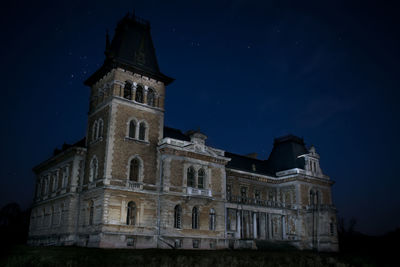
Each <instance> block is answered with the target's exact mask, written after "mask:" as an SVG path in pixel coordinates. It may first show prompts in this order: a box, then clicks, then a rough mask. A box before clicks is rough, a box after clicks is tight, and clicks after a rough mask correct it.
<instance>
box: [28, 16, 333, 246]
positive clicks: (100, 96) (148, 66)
mask: <svg viewBox="0 0 400 267" xmlns="http://www.w3.org/2000/svg"><path fill="white" fill-rule="evenodd" d="M172 81H173V79H172V78H170V77H168V76H166V75H164V74H163V73H161V72H160V69H159V66H158V63H157V59H156V54H155V49H154V46H153V42H152V38H151V35H150V24H149V23H148V22H146V21H143V20H142V19H139V18H137V17H135V16H133V15H127V16H126V17H124V18H123V19H122V20H121V21H120V22H119V23H118V25H117V27H116V29H115V33H114V36H113V38H112V41H111V42H110V41H109V38H108V36H107V38H106V50H105V60H104V63H103V65H102V66H101V67H100V69H99V70H97V71H96V72H95V73H94V74H93V75H92V76H90V77H89V78H88V79H87V80H86V82H85V84H86V85H87V86H89V87H90V90H91V93H90V106H89V117H88V127H87V133H86V138H84V139H83V140H81V141H79V142H77V143H75V144H72V145H67V144H64V145H63V147H62V149H59V150H55V151H54V156H53V157H51V158H50V159H48V160H46V161H44V162H43V163H41V164H39V165H38V166H36V167H34V169H33V170H34V172H35V174H36V192H35V199H34V205H33V209H32V216H31V223H30V232H29V244H31V245H78V246H90V247H114V248H115V247H118V248H126V247H132V248H187V249H196V248H201V249H220V248H228V247H230V248H242V247H252V248H254V247H256V246H257V244H262V243H263V242H278V243H281V242H284V243H285V242H287V243H290V244H292V245H294V246H296V247H298V248H300V249H318V250H326V251H336V250H337V249H338V242H337V229H336V209H335V207H334V205H333V203H332V198H331V186H332V184H333V182H332V181H331V180H330V179H329V177H328V176H326V175H324V174H323V172H322V170H321V168H320V165H319V155H318V154H317V153H316V151H315V148H314V147H311V148H307V147H306V145H305V143H304V141H303V139H301V138H298V137H296V136H292V135H290V136H285V137H281V138H277V139H275V141H274V146H273V150H272V152H271V154H270V156H269V158H268V160H260V159H257V155H255V154H250V155H238V154H234V153H229V152H227V151H224V150H221V149H217V148H213V147H210V146H208V145H207V144H206V139H207V136H206V135H205V134H204V133H201V132H200V131H188V132H185V133H184V132H182V131H180V130H178V129H173V128H169V127H166V126H164V111H165V110H164V101H165V90H166V86H167V85H168V84H170V83H171V82H172Z"/></svg>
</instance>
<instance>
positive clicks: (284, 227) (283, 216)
mask: <svg viewBox="0 0 400 267" xmlns="http://www.w3.org/2000/svg"><path fill="white" fill-rule="evenodd" d="M285 239H286V223H285V215H282V240H285Z"/></svg>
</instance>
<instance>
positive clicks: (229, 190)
mask: <svg viewBox="0 0 400 267" xmlns="http://www.w3.org/2000/svg"><path fill="white" fill-rule="evenodd" d="M231 196H232V187H231V185H230V184H227V185H226V199H227V200H228V201H230V200H231Z"/></svg>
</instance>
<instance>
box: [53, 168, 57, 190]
mask: <svg viewBox="0 0 400 267" xmlns="http://www.w3.org/2000/svg"><path fill="white" fill-rule="evenodd" d="M57 189H58V171H57V172H56V173H54V174H53V188H52V191H53V192H55V191H56V190H57Z"/></svg>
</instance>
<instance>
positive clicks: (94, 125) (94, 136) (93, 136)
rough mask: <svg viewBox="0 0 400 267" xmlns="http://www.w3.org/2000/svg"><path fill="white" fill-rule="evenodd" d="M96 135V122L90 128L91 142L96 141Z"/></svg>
mask: <svg viewBox="0 0 400 267" xmlns="http://www.w3.org/2000/svg"><path fill="white" fill-rule="evenodd" d="M96 133H97V121H95V122H94V123H93V127H92V141H95V140H96V138H97V137H96Z"/></svg>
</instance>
